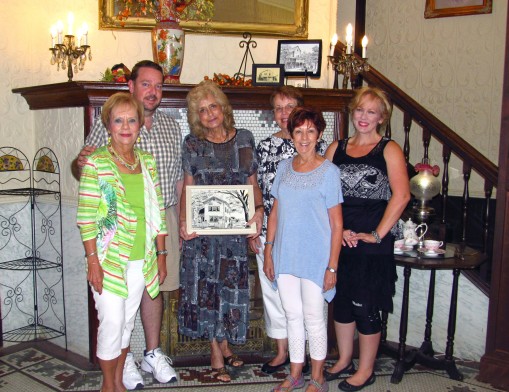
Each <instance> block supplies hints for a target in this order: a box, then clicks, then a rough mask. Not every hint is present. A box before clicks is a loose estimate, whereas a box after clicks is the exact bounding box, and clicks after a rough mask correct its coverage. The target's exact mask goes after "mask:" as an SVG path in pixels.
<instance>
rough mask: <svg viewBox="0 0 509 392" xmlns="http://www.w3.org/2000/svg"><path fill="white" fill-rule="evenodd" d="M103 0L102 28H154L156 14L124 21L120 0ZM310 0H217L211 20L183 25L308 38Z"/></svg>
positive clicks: (210, 30)
mask: <svg viewBox="0 0 509 392" xmlns="http://www.w3.org/2000/svg"><path fill="white" fill-rule="evenodd" d="M98 1H99V29H101V30H116V29H125V30H151V29H152V28H153V27H154V25H155V18H154V16H153V15H147V16H146V17H129V18H128V19H127V20H125V21H124V23H123V25H122V23H121V22H120V20H118V19H117V15H118V12H119V10H120V7H119V4H118V2H117V1H116V0H98ZM308 9H309V0H242V6H239V0H216V1H215V2H214V16H213V18H212V20H211V21H207V22H205V21H198V20H186V21H181V22H180V25H181V26H182V28H183V29H184V30H185V31H187V32H192V33H219V34H237V35H238V34H241V33H244V32H246V31H248V32H250V33H251V34H253V35H263V36H288V37H299V38H307V35H308Z"/></svg>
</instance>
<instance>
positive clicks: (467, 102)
mask: <svg viewBox="0 0 509 392" xmlns="http://www.w3.org/2000/svg"><path fill="white" fill-rule="evenodd" d="M424 5H425V1H424V0H406V1H399V0H385V1H377V0H367V5H366V9H367V17H366V34H368V36H369V37H370V38H371V40H370V42H371V44H370V47H369V53H368V54H369V61H370V63H371V64H372V65H373V66H374V67H375V68H376V69H377V70H378V71H380V72H381V73H383V74H384V75H385V76H387V77H388V78H389V79H390V80H392V81H393V82H394V83H395V84H396V85H398V86H399V87H400V88H401V89H402V90H404V91H405V92H406V93H407V94H409V95H410V96H411V97H412V98H414V99H415V100H416V101H417V102H419V103H420V104H421V105H423V106H424V107H425V108H426V109H428V110H429V111H431V113H433V114H434V115H435V116H436V117H438V118H439V119H440V120H441V121H442V122H444V123H445V124H446V125H448V126H449V127H450V128H452V129H453V130H454V131H455V132H457V133H458V134H459V135H460V136H462V137H463V138H465V139H466V140H467V141H468V142H470V143H471V144H473V145H474V146H475V147H476V148H477V149H478V150H479V151H480V152H481V153H482V154H483V155H485V156H486V157H487V158H488V159H490V160H491V161H492V162H493V163H495V164H498V146H499V137H500V121H501V117H500V116H501V104H502V78H503V65H504V56H503V53H504V50H505V39H504V37H505V31H506V16H507V2H505V1H495V2H493V13H492V14H487V15H470V16H461V17H448V18H435V19H424ZM392 125H393V130H394V134H395V138H397V136H396V135H397V134H398V133H399V134H402V129H403V120H402V114H401V113H397V112H396V113H395V114H394V117H393V122H392ZM412 128H413V129H414V130H415V131H417V130H418V129H419V128H418V126H417V125H416V124H413V126H412ZM411 135H413V137H412V140H411V147H412V148H413V149H417V151H419V147H420V146H422V143H421V133H420V132H411ZM437 147H439V144H438V143H437V142H434V141H433V140H432V142H431V145H430V152H431V158H432V160H433V161H434V162H435V163H438V164H439V165H440V166H443V165H442V158H441V148H437ZM416 156H418V155H416ZM421 156H422V155H421ZM461 175H462V164H461V163H460V162H459V160H457V159H454V158H453V159H451V163H450V176H451V187H450V191H451V193H452V194H461V192H462V189H463V185H462V178H461ZM471 185H472V188H471V195H472V196H480V197H483V196H484V193H483V182H482V181H480V180H479V178H478V177H477V176H472V179H471Z"/></svg>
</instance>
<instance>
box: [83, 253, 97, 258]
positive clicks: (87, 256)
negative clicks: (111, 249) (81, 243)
mask: <svg viewBox="0 0 509 392" xmlns="http://www.w3.org/2000/svg"><path fill="white" fill-rule="evenodd" d="M96 254H97V251H95V252H92V253H89V254H88V255H87V254H86V253H85V257H86V258H87V259H88V258H89V257H90V256H93V255H96Z"/></svg>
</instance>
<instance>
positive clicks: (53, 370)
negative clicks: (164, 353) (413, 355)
mask: <svg viewBox="0 0 509 392" xmlns="http://www.w3.org/2000/svg"><path fill="white" fill-rule="evenodd" d="M50 347H51V346H50ZM49 352H53V350H48V349H47V346H42V347H41V346H39V345H38V346H36V347H35V346H27V345H22V346H19V348H13V347H10V348H9V349H8V350H5V349H4V350H2V349H0V390H2V392H3V391H5V392H11V391H12V392H39V391H40V392H47V391H48V392H49V391H83V392H89V391H98V389H99V385H100V380H101V373H100V372H99V371H97V370H92V369H90V366H89V365H88V364H87V361H86V360H83V359H82V358H78V357H73V356H72V355H71V356H65V355H64V357H62V356H60V355H58V354H56V355H51V354H49ZM354 362H356V361H354ZM477 365H478V364H476V363H470V364H465V363H463V364H459V365H458V368H459V370H460V371H461V373H462V374H463V375H464V380H463V381H455V380H451V379H449V377H448V376H447V374H446V373H445V372H442V371H430V370H428V369H426V368H424V367H421V366H415V367H414V368H413V369H411V370H410V371H408V372H407V373H406V374H405V376H404V377H403V380H402V381H401V382H400V383H399V384H391V383H390V378H391V374H392V371H393V368H394V360H392V359H390V358H387V357H383V358H380V359H378V360H377V367H376V369H375V371H376V375H377V379H376V382H375V383H374V384H373V385H371V386H369V387H366V388H365V389H364V390H365V391H367V392H369V391H378V392H403V391H404V392H406V391H419V392H420V391H422V392H426V391H429V392H439V391H452V392H474V391H479V392H480V391H497V389H494V388H492V387H490V386H489V385H487V384H482V383H480V382H478V381H477V380H476V376H477V373H478V371H477ZM176 370H177V374H178V381H177V382H175V383H171V384H166V385H164V384H158V383H157V382H154V379H153V378H152V375H150V374H144V378H145V389H144V390H145V391H147V392H150V391H157V392H159V391H161V390H163V389H175V390H180V389H182V388H185V389H186V391H194V390H198V389H199V390H200V392H208V391H215V392H219V391H226V392H236V391H242V392H258V391H270V390H271V389H272V388H273V387H274V386H275V385H277V383H279V382H281V380H283V379H284V378H285V377H286V374H287V373H286V372H287V370H288V369H284V370H282V371H280V372H277V373H275V374H273V375H270V376H269V375H266V374H263V373H261V371H260V365H259V364H254V365H246V366H244V367H243V368H242V369H239V370H237V371H236V372H233V373H232V379H233V380H232V382H231V383H230V384H222V383H217V382H215V381H214V380H213V379H212V377H211V376H210V369H209V368H207V367H202V366H196V367H181V368H177V369H176ZM338 383H339V381H337V380H336V381H334V382H331V383H329V389H330V391H337V390H338V389H337V388H336V387H337V384H338Z"/></svg>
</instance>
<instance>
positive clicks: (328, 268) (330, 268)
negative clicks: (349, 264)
mask: <svg viewBox="0 0 509 392" xmlns="http://www.w3.org/2000/svg"><path fill="white" fill-rule="evenodd" d="M325 269H326V270H327V271H330V272H332V273H333V274H335V273H336V272H337V270H336V269H335V268H332V267H329V266H327V268H325Z"/></svg>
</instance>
